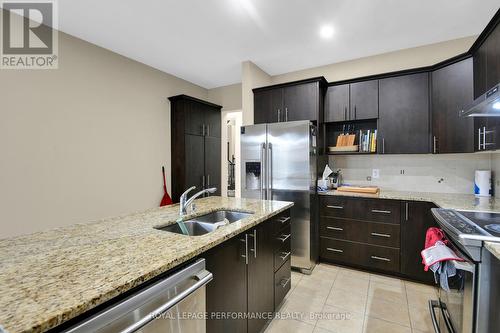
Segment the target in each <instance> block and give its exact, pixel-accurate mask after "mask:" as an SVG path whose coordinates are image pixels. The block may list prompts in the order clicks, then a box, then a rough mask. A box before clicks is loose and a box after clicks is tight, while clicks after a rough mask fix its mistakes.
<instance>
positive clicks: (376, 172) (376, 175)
mask: <svg viewBox="0 0 500 333" xmlns="http://www.w3.org/2000/svg"><path fill="white" fill-rule="evenodd" d="M372 178H373V179H378V178H380V169H372Z"/></svg>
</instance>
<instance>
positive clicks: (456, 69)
mask: <svg viewBox="0 0 500 333" xmlns="http://www.w3.org/2000/svg"><path fill="white" fill-rule="evenodd" d="M431 82H432V134H433V138H432V151H433V153H470V152H473V151H474V119H473V118H471V117H460V114H459V113H460V110H463V109H464V108H466V107H467V106H468V105H469V104H471V103H472V101H473V64H472V59H470V58H469V59H466V60H463V61H460V62H458V63H455V64H452V65H449V66H446V67H444V68H441V69H439V70H437V71H434V72H433V73H432V80H431Z"/></svg>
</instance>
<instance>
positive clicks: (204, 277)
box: [120, 270, 213, 333]
mask: <svg viewBox="0 0 500 333" xmlns="http://www.w3.org/2000/svg"><path fill="white" fill-rule="evenodd" d="M194 278H195V279H197V280H198V281H197V282H196V283H195V284H193V285H192V286H190V287H189V288H187V289H185V290H183V291H182V292H180V293H179V294H178V295H176V296H175V297H173V298H172V299H170V300H169V301H168V302H166V303H165V304H163V305H161V306H159V307H158V308H157V309H156V310H153V311H151V312H150V313H149V314H147V315H146V316H144V317H142V318H141V319H139V320H138V321H136V322H135V323H133V324H132V325H130V326H129V327H127V328H125V329H123V330H122V331H120V333H133V332H136V331H138V330H140V329H141V328H143V327H144V326H146V325H147V324H149V323H150V322H152V321H153V320H155V319H157V318H158V317H160V316H161V315H162V314H164V313H165V312H167V311H168V310H170V309H171V308H173V307H174V306H176V305H177V304H179V303H180V302H181V301H182V300H184V299H185V298H186V297H188V296H189V295H191V294H192V293H194V292H195V291H196V290H198V289H200V288H201V287H203V286H204V285H206V284H207V283H208V282H210V281H211V280H212V279H213V274H212V273H210V272H209V271H207V270H204V271H201V272H200V273H198V274H196V275H195V276H194Z"/></svg>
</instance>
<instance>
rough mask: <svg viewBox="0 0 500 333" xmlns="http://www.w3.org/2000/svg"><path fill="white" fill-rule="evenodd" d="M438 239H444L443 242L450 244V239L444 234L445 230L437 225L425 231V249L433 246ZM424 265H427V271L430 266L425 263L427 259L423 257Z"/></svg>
mask: <svg viewBox="0 0 500 333" xmlns="http://www.w3.org/2000/svg"><path fill="white" fill-rule="evenodd" d="M438 241H442V242H443V243H445V244H448V240H447V239H446V237H445V235H444V231H443V230H442V229H439V228H436V227H432V228H429V229H427V232H426V233H425V246H424V250H425V249H427V248H429V247H431V246H434V245H435V244H436V242H438ZM422 265H424V266H425V271H427V269H428V267H427V266H426V265H425V260H424V259H423V258H422Z"/></svg>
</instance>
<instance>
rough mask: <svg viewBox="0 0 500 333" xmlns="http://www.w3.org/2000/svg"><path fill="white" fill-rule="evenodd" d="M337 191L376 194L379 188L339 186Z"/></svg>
mask: <svg viewBox="0 0 500 333" xmlns="http://www.w3.org/2000/svg"><path fill="white" fill-rule="evenodd" d="M337 191H340V192H356V193H368V194H377V193H378V192H379V191H380V189H379V188H378V187H376V186H340V187H339V188H337Z"/></svg>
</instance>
